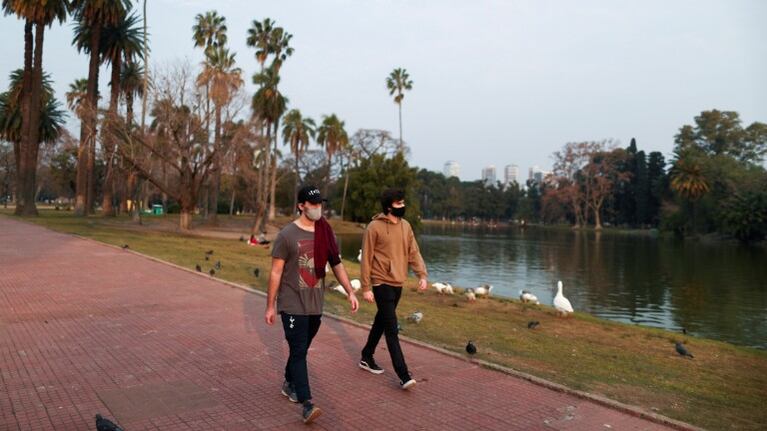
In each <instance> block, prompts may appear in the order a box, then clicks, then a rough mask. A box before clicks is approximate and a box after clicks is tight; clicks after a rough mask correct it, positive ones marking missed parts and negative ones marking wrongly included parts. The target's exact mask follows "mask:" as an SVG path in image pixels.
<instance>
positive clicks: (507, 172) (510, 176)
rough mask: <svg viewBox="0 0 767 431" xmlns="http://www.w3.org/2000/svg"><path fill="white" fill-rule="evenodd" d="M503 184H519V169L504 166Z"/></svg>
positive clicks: (514, 166) (512, 166)
mask: <svg viewBox="0 0 767 431" xmlns="http://www.w3.org/2000/svg"><path fill="white" fill-rule="evenodd" d="M503 183H504V184H505V185H509V184H511V183H519V167H518V166H517V165H506V167H505V168H504V169H503Z"/></svg>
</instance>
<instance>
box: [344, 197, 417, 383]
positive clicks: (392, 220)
mask: <svg viewBox="0 0 767 431" xmlns="http://www.w3.org/2000/svg"><path fill="white" fill-rule="evenodd" d="M381 207H382V209H383V213H381V214H378V215H376V216H375V217H373V221H371V222H370V223H369V224H368V226H367V229H365V235H364V238H363V241H362V262H361V263H362V264H361V272H362V296H363V298H364V299H365V300H366V301H368V302H371V303H372V302H375V303H376V306H377V307H378V312H377V313H376V317H375V320H374V321H373V327H372V328H371V329H370V334H369V335H368V341H367V344H365V348H364V349H362V358H361V359H360V363H359V367H360V368H362V369H363V370H367V371H370V372H371V373H373V374H381V373H383V371H384V370H383V369H382V368H381V367H379V366H378V364H376V362H375V360H374V359H373V355H374V353H375V349H376V346H377V345H378V342H379V341H380V340H381V335H385V336H386V347H387V348H388V349H389V354H390V355H391V361H392V366H393V367H394V371H395V372H396V373H397V377H399V380H400V387H401V388H402V389H409V388H411V387H412V386H413V385H415V380H414V379H413V378H412V377H410V372H409V371H408V369H407V364H406V363H405V357H404V355H403V354H402V348H401V347H400V344H399V336H398V329H397V304H398V303H399V300H400V297H401V296H402V286H403V285H404V284H405V280H407V274H408V266H410V268H412V269H413V272H414V273H415V274H416V276H418V279H419V280H418V289H419V290H421V291H424V290H426V287H427V276H428V274H427V272H426V265H425V264H424V262H423V258H422V257H421V252H420V251H419V249H418V243H416V241H415V235H414V234H413V229H412V228H411V227H410V223H408V221H407V220H405V219H404V218H403V216H404V215H405V193H404V192H403V191H402V190H399V189H389V190H386V191H385V192H384V193H383V194H382V195H381Z"/></svg>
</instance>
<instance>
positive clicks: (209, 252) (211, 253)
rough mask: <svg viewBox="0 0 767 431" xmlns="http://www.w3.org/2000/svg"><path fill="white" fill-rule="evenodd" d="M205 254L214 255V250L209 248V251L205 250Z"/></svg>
mask: <svg viewBox="0 0 767 431" xmlns="http://www.w3.org/2000/svg"><path fill="white" fill-rule="evenodd" d="M205 255H206V256H212V255H213V250H208V251H206V252H205Z"/></svg>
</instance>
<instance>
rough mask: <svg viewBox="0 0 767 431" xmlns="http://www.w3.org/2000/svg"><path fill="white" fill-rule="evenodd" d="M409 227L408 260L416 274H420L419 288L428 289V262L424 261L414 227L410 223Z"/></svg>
mask: <svg viewBox="0 0 767 431" xmlns="http://www.w3.org/2000/svg"><path fill="white" fill-rule="evenodd" d="M407 227H408V231H409V235H408V236H409V237H410V239H409V241H408V254H407V262H408V264H409V265H410V267H411V268H412V269H413V272H415V275H416V276H418V289H420V290H426V288H427V287H428V285H427V281H426V280H427V279H428V277H429V274H428V273H427V272H426V263H424V261H423V257H422V256H421V250H420V249H419V248H418V242H416V240H415V234H414V233H413V229H412V228H411V227H410V224H408V226H407Z"/></svg>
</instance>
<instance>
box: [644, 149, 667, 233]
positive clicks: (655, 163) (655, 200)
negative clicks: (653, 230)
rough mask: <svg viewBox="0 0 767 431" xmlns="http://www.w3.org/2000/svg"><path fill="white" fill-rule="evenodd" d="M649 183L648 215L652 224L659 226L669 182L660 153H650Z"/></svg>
mask: <svg viewBox="0 0 767 431" xmlns="http://www.w3.org/2000/svg"><path fill="white" fill-rule="evenodd" d="M647 181H648V183H649V185H650V198H649V203H648V213H649V218H650V224H652V225H653V226H657V225H658V223H659V222H660V207H661V203H662V202H663V198H664V196H665V195H666V190H667V188H668V182H667V178H666V161H665V160H664V158H663V154H662V153H660V152H659V151H653V152H651V153H650V156H649V157H648V161H647Z"/></svg>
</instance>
